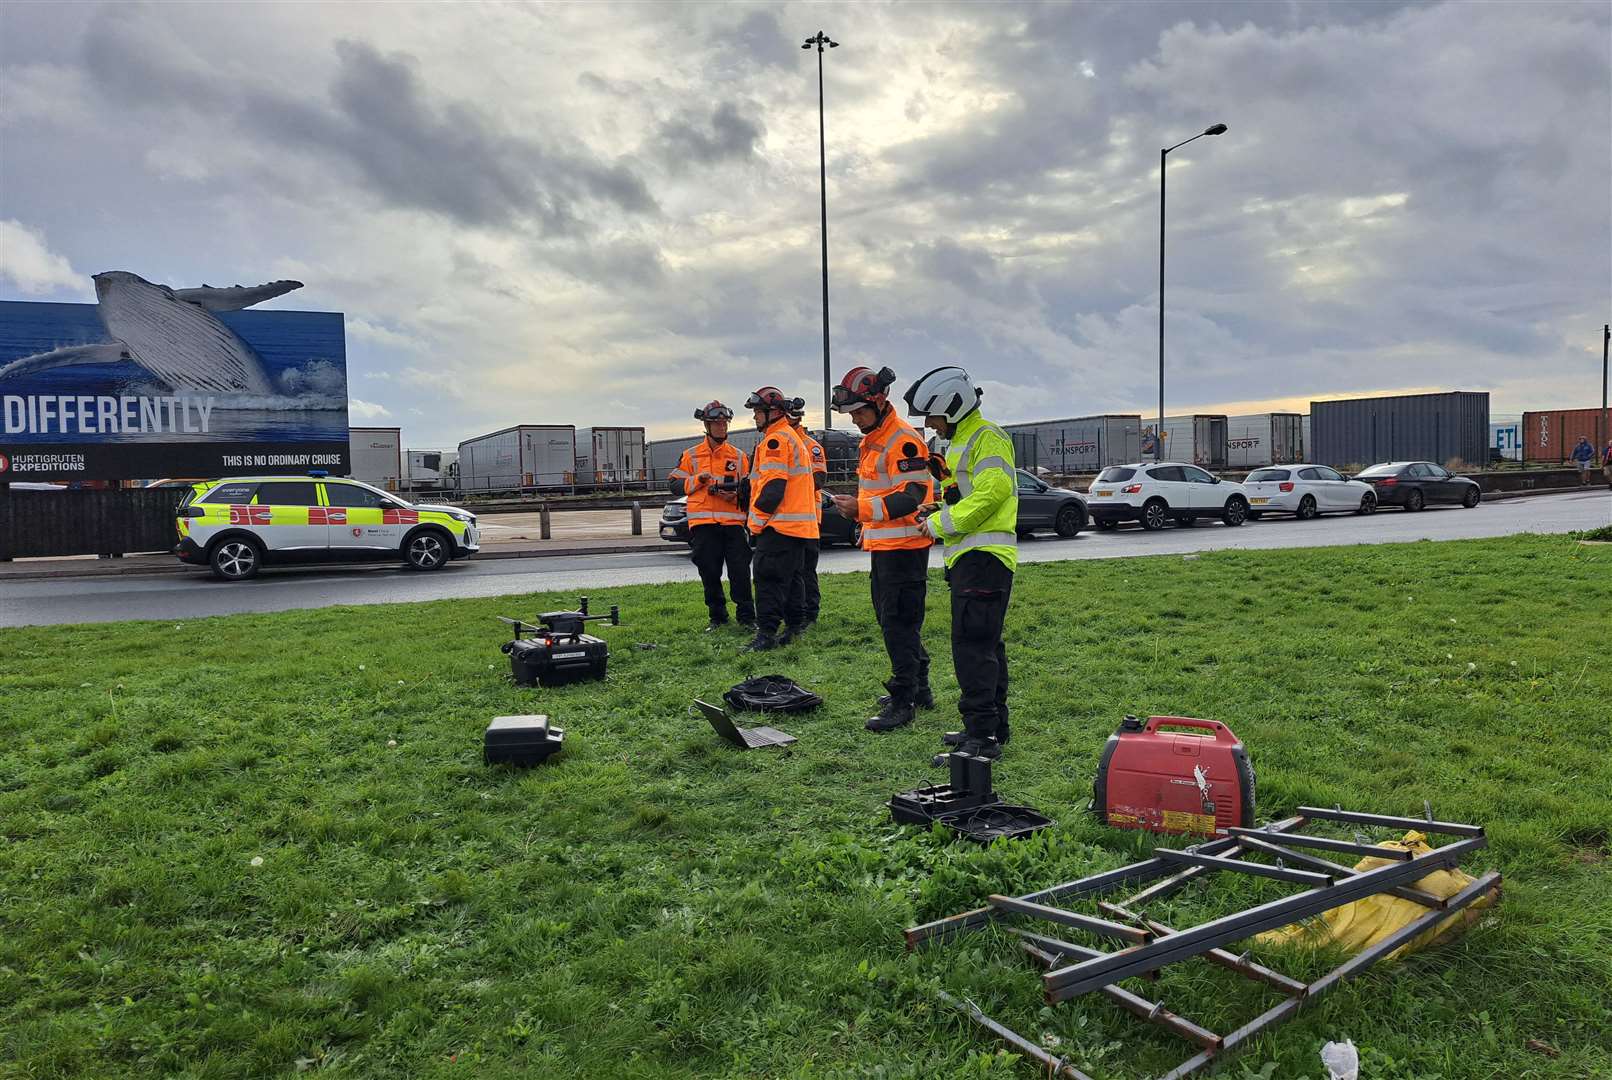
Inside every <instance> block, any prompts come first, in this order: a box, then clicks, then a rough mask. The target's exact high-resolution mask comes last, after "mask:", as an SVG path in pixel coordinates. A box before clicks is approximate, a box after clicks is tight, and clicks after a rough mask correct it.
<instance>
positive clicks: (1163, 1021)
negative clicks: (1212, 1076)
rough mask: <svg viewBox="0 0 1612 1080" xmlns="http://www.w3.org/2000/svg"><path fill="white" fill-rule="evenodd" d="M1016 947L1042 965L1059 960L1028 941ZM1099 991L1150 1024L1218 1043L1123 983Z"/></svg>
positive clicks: (1213, 1036)
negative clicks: (1128, 988) (1134, 992)
mask: <svg viewBox="0 0 1612 1080" xmlns="http://www.w3.org/2000/svg"><path fill="white" fill-rule="evenodd" d="M1019 947H1020V948H1022V949H1023V950H1024V951H1025V953H1026V954H1028V955H1029V956H1030V957H1032V958H1034V959H1035V960H1036V961H1037V962H1038V963H1040V964H1041V965H1042V966H1043V967H1052V966H1053V965H1054V964H1056V963H1057V962H1058V957H1057V955H1056V954H1054V953H1050V952H1048V951H1047V950H1045V949H1042V948H1039V947H1037V946H1035V945H1033V944H1031V943H1030V942H1028V941H1021V942H1020V943H1019ZM1098 993H1100V994H1102V995H1103V996H1104V997H1106V998H1108V999H1109V1000H1110V1001H1112V1002H1114V1004H1116V1005H1118V1006H1119V1007H1120V1008H1122V1009H1124V1010H1125V1011H1126V1012H1128V1013H1131V1014H1132V1015H1133V1016H1139V1017H1141V1018H1142V1019H1143V1020H1146V1021H1147V1022H1148V1023H1150V1024H1157V1025H1159V1026H1160V1027H1162V1028H1164V1029H1165V1030H1166V1031H1169V1032H1172V1033H1173V1034H1176V1035H1179V1036H1180V1037H1181V1038H1183V1039H1185V1040H1187V1042H1189V1043H1192V1044H1194V1045H1195V1046H1201V1047H1203V1048H1205V1049H1210V1048H1212V1047H1216V1046H1219V1045H1220V1036H1219V1035H1216V1034H1215V1033H1214V1032H1212V1031H1210V1030H1209V1029H1208V1028H1206V1027H1200V1026H1199V1025H1197V1024H1194V1023H1193V1022H1192V1021H1191V1020H1188V1019H1187V1018H1186V1017H1184V1016H1181V1015H1179V1014H1177V1013H1173V1012H1171V1011H1170V1010H1169V1009H1166V1008H1165V1007H1164V1006H1163V1005H1161V1004H1159V1003H1158V1002H1154V1001H1149V1000H1148V999H1147V998H1145V997H1142V996H1141V995H1139V994H1133V993H1131V992H1130V991H1129V990H1126V989H1125V988H1124V987H1120V986H1113V985H1109V986H1105V987H1103V988H1101V989H1100V990H1098Z"/></svg>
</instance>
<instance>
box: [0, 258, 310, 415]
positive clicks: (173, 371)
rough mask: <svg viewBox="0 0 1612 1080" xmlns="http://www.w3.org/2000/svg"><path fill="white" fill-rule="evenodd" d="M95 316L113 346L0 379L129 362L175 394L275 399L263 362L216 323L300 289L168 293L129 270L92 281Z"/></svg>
mask: <svg viewBox="0 0 1612 1080" xmlns="http://www.w3.org/2000/svg"><path fill="white" fill-rule="evenodd" d="M94 281H95V296H96V299H97V300H98V301H99V303H98V305H97V307H96V311H97V313H98V314H99V315H100V316H101V322H102V324H104V325H105V326H106V332H107V333H108V334H109V335H110V336H111V338H112V340H111V341H108V342H100V343H96V344H91V345H68V346H65V347H63V348H60V349H52V350H51V351H50V352H43V353H36V354H34V355H33V356H25V357H23V358H22V359H20V360H13V361H12V362H11V363H9V364H5V365H3V366H0V379H7V378H10V377H13V376H17V375H27V374H31V373H33V372H35V371H44V370H47V369H49V368H58V367H67V366H68V365H70V364H107V363H115V362H117V361H119V360H132V361H134V362H135V363H136V364H139V365H140V366H141V367H143V368H145V369H146V370H147V371H149V372H151V373H152V374H153V375H156V376H157V377H158V378H160V379H162V380H164V381H165V382H167V383H168V385H169V386H171V387H173V388H174V389H176V390H211V391H214V392H215V393H224V394H272V393H274V387H273V385H272V384H270V382H269V376H268V374H267V373H266V372H265V371H264V370H263V361H262V359H261V358H260V357H259V356H258V355H257V353H256V352H254V351H253V350H252V347H251V346H250V345H248V344H247V343H246V342H244V341H242V340H241V338H240V335H238V334H236V333H235V331H233V330H231V329H230V328H229V327H227V326H225V325H224V324H223V323H221V322H219V321H218V320H217V319H216V318H214V317H213V315H212V313H213V312H215V311H239V310H240V309H242V308H246V307H251V306H252V305H253V304H257V303H260V302H262V301H264V300H269V299H272V298H274V297H276V296H280V295H282V294H284V293H288V292H290V291H291V290H293V289H300V288H302V282H300V281H271V282H269V283H268V284H266V285H254V286H252V287H251V288H244V287H242V286H240V285H236V286H235V287H233V288H229V289H218V288H214V287H213V286H211V285H203V286H202V287H201V288H199V289H170V288H169V287H168V286H166V285H154V284H152V283H151V282H149V281H147V280H145V279H144V278H142V277H140V276H139V275H138V274H131V273H129V272H128V271H126V270H111V271H108V272H106V273H104V274H96V275H95V278H94Z"/></svg>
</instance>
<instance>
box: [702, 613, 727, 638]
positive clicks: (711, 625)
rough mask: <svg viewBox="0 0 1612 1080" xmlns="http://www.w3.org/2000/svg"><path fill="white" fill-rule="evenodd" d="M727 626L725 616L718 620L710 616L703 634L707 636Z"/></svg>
mask: <svg viewBox="0 0 1612 1080" xmlns="http://www.w3.org/2000/svg"><path fill="white" fill-rule="evenodd" d="M727 625H728V617H727V616H726V615H723V616H721V617H720V618H718V617H717V616H715V615H712V616H711V621H710V622H708V623H706V624H705V632H706V633H707V634H709V633H711V632H712V631H713V630H720V629H722V628H723V627H724V626H727Z"/></svg>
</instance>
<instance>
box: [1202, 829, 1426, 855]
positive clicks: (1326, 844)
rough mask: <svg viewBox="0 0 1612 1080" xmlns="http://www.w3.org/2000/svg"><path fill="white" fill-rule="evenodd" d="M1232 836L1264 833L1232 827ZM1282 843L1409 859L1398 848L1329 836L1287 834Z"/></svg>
mask: <svg viewBox="0 0 1612 1080" xmlns="http://www.w3.org/2000/svg"><path fill="white" fill-rule="evenodd" d="M1226 831H1227V832H1229V833H1231V834H1232V835H1233V836H1252V837H1255V838H1258V837H1259V836H1260V834H1261V833H1262V832H1263V831H1264V830H1262V829H1240V828H1237V827H1236V826H1233V827H1232V828H1230V829H1227V830H1226ZM1282 842H1283V843H1285V844H1287V845H1289V846H1291V847H1301V848H1303V847H1307V848H1317V849H1319V850H1321V851H1336V852H1339V853H1340V854H1343V855H1358V856H1360V857H1361V858H1367V857H1369V858H1373V859H1398V860H1400V861H1404V860H1406V859H1409V858H1410V857H1411V853H1410V852H1408V851H1405V850H1403V849H1400V848H1385V847H1374V846H1372V845H1371V844H1356V843H1353V842H1351V841H1348V840H1334V839H1332V838H1331V837H1330V836H1306V835H1304V834H1303V833H1288V834H1287V835H1286V836H1284V837H1282Z"/></svg>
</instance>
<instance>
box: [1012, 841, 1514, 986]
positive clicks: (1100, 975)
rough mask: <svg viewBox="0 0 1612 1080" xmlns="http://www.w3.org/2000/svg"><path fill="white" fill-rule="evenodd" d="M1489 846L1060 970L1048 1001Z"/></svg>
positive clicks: (1452, 852)
mask: <svg viewBox="0 0 1612 1080" xmlns="http://www.w3.org/2000/svg"><path fill="white" fill-rule="evenodd" d="M1486 844H1487V841H1486V840H1485V839H1484V838H1483V837H1481V836H1477V837H1473V838H1471V839H1468V840H1458V841H1456V842H1455V843H1453V844H1449V845H1446V846H1445V847H1441V848H1436V849H1434V850H1433V851H1432V852H1430V853H1429V854H1427V855H1423V856H1421V857H1419V858H1415V859H1412V860H1411V861H1410V862H1407V863H1395V864H1392V865H1389V866H1383V867H1379V868H1378V869H1376V870H1368V871H1366V872H1365V873H1363V874H1356V875H1354V876H1353V877H1350V878H1345V879H1343V880H1342V881H1338V882H1335V883H1333V884H1332V885H1329V886H1327V887H1326V888H1322V889H1312V890H1310V891H1307V892H1303V893H1299V894H1298V895H1297V896H1288V897H1283V898H1282V899H1280V900H1273V901H1271V902H1269V903H1266V904H1261V905H1259V906H1258V907H1254V908H1250V909H1249V910H1247V911H1241V912H1237V913H1235V914H1232V915H1227V916H1225V917H1223V918H1220V919H1214V920H1211V921H1210V922H1207V923H1204V924H1202V925H1201V926H1195V927H1192V928H1191V929H1189V930H1183V931H1181V932H1180V933H1177V934H1172V935H1171V936H1169V937H1166V938H1158V939H1155V940H1154V941H1152V942H1150V943H1149V944H1147V945H1140V946H1136V947H1134V948H1130V949H1124V950H1121V951H1120V952H1117V953H1111V954H1109V955H1107V956H1104V957H1101V958H1099V959H1095V960H1086V961H1083V962H1081V963H1078V964H1072V965H1070V966H1069V967H1066V968H1061V969H1059V970H1058V971H1049V972H1047V974H1046V976H1045V977H1044V978H1043V985H1044V986H1045V989H1046V995H1047V1000H1048V1001H1049V1002H1058V1001H1067V1000H1068V999H1069V998H1072V997H1078V996H1080V995H1081V994H1083V993H1086V992H1088V991H1091V990H1094V989H1096V988H1097V987H1099V986H1105V985H1107V984H1108V983H1111V982H1119V981H1120V980H1121V979H1126V978H1130V977H1131V976H1133V975H1140V974H1142V973H1143V972H1145V971H1156V970H1157V969H1159V968H1161V967H1164V966H1165V965H1166V964H1172V963H1175V962H1176V961H1178V960H1184V959H1187V958H1188V957H1191V956H1196V955H1198V954H1199V953H1202V952H1205V951H1207V950H1209V949H1213V948H1216V947H1218V946H1221V945H1225V944H1228V943H1230V942H1233V941H1240V940H1242V939H1243V938H1247V937H1252V936H1254V935H1255V934H1258V933H1260V932H1261V931H1264V930H1274V929H1276V928H1277V927H1278V926H1286V925H1287V924H1288V923H1291V922H1296V921H1297V920H1299V919H1305V918H1309V917H1310V916H1312V915H1319V914H1321V913H1322V912H1323V911H1330V910H1332V909H1333V908H1335V907H1342V906H1343V905H1344V904H1347V903H1349V902H1350V901H1352V900H1359V899H1361V898H1362V897H1366V896H1370V895H1372V894H1373V893H1379V892H1384V891H1386V890H1387V889H1388V887H1389V886H1392V885H1399V884H1401V883H1403V882H1406V881H1415V880H1417V879H1419V878H1421V877H1424V876H1425V875H1427V874H1428V873H1430V872H1432V871H1433V870H1435V869H1442V868H1445V867H1449V866H1454V865H1457V864H1459V862H1460V860H1461V856H1463V855H1465V854H1467V853H1469V852H1473V851H1477V850H1480V849H1481V848H1483V847H1484V846H1485V845H1486Z"/></svg>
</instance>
